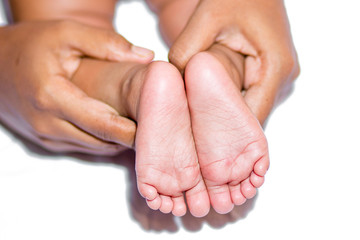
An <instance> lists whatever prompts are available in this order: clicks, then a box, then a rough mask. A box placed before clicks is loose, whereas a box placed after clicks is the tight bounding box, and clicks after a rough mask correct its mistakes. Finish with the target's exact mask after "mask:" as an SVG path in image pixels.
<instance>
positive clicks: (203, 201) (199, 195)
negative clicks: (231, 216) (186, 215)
mask: <svg viewBox="0 0 360 240" xmlns="http://www.w3.org/2000/svg"><path fill="white" fill-rule="evenodd" d="M186 200H187V204H188V207H189V211H190V213H191V214H192V215H193V216H194V217H204V216H206V215H207V214H208V213H209V211H210V200H209V195H208V192H207V190H206V186H205V184H204V182H203V181H202V180H201V181H200V182H199V183H198V184H197V185H196V186H195V187H194V188H192V189H190V190H188V191H187V192H186Z"/></svg>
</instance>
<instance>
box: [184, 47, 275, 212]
mask: <svg viewBox="0 0 360 240" xmlns="http://www.w3.org/2000/svg"><path fill="white" fill-rule="evenodd" d="M224 49H225V48H224V47H217V46H216V47H213V48H212V49H210V51H208V52H202V53H198V54H197V55H195V56H194V57H193V58H192V59H191V60H190V61H189V63H188V65H187V67H186V70H185V83H186V92H187V98H188V102H189V108H190V114H191V124H192V128H193V135H194V139H195V143H196V149H197V154H198V158H199V164H200V168H201V172H202V176H203V179H204V181H205V184H206V186H207V189H208V194H209V197H210V202H211V205H212V206H213V208H214V209H215V210H216V211H217V212H218V213H227V212H229V211H231V210H232V208H233V206H234V204H235V205H241V204H243V203H244V202H245V201H246V199H249V198H252V197H254V196H255V194H256V188H258V187H260V186H261V185H262V184H263V181H264V175H265V173H266V171H267V169H268V166H269V155H268V145H267V141H266V138H265V135H264V133H263V130H262V127H261V126H260V124H259V122H258V121H257V119H256V117H255V116H254V115H253V114H252V112H251V110H250V109H249V108H248V107H247V105H246V103H245V102H244V99H243V96H242V94H241V82H240V80H241V74H242V73H241V71H242V66H241V64H240V65H239V63H241V61H243V59H238V61H233V60H234V58H233V57H234V56H233V55H232V56H230V57H229V54H224V53H226V52H227V53H228V51H229V49H225V50H224ZM223 50H224V51H223ZM232 54H234V53H232ZM235 54H236V53H235ZM230 55H231V54H230ZM239 56H240V55H239ZM239 74H240V75H239Z"/></svg>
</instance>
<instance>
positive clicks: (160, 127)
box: [73, 60, 210, 217]
mask: <svg viewBox="0 0 360 240" xmlns="http://www.w3.org/2000/svg"><path fill="white" fill-rule="evenodd" d="M73 82H74V83H75V84H76V85H77V86H79V87H80V88H82V89H84V91H85V92H86V93H87V94H89V95H90V96H92V97H95V98H98V99H99V100H102V101H105V102H107V103H108V104H110V105H112V106H114V107H115V108H116V109H117V111H118V112H119V113H121V114H122V115H123V116H126V117H129V118H132V119H134V120H136V121H137V124H138V129H137V133H136V142H135V149H136V173H137V183H138V189H139V192H140V194H141V195H142V196H143V197H144V198H146V200H147V203H148V205H149V207H150V208H152V209H154V210H157V209H159V210H160V211H162V212H164V213H169V212H172V213H173V214H174V215H176V216H182V215H184V214H185V213H186V205H185V201H184V196H183V192H185V196H186V200H187V204H188V206H189V210H190V212H191V213H192V214H193V215H194V216H197V217H202V216H205V215H206V214H207V213H208V211H209V209H210V206H209V197H208V194H207V190H206V186H205V184H204V182H203V179H202V177H201V174H200V167H199V165H198V159H197V154H196V150H195V143H194V140H193V136H192V132H191V122H190V114H189V109H188V104H187V100H186V95H185V91H184V83H183V80H182V77H181V75H180V73H179V72H178V70H177V69H176V68H175V67H174V66H172V65H171V64H169V63H166V62H153V63H151V64H149V65H138V64H136V63H121V64H118V63H107V62H103V61H96V60H83V63H82V64H81V66H80V68H79V70H78V72H77V74H76V75H75V76H74V78H73ZM104 82H107V83H108V84H104Z"/></svg>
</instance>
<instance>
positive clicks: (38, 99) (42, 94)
mask: <svg viewBox="0 0 360 240" xmlns="http://www.w3.org/2000/svg"><path fill="white" fill-rule="evenodd" d="M53 97H54V95H53V94H52V90H51V87H50V86H49V84H46V85H45V86H43V87H41V88H40V89H38V91H37V92H36V93H35V96H34V101H33V105H34V107H35V108H36V109H37V110H40V111H49V110H50V109H51V107H52V102H53V100H52V98H53Z"/></svg>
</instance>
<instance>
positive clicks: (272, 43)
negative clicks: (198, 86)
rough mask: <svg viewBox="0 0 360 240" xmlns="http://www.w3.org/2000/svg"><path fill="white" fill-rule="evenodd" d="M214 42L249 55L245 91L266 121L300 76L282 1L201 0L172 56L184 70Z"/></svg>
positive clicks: (248, 100)
mask: <svg viewBox="0 0 360 240" xmlns="http://www.w3.org/2000/svg"><path fill="white" fill-rule="evenodd" d="M214 43H220V44H222V45H225V46H227V47H229V48H230V49H232V50H234V51H236V52H239V53H241V54H243V55H245V56H246V58H245V77H244V84H243V89H242V90H243V91H244V93H245V94H244V95H245V101H246V103H247V105H248V106H249V107H250V109H251V110H252V112H253V113H254V114H255V115H256V117H257V118H258V120H259V121H260V123H262V124H263V123H264V122H265V120H266V119H267V117H268V115H269V114H270V112H271V110H272V109H273V107H274V106H276V104H277V103H279V102H281V100H282V99H284V98H285V97H286V96H287V95H288V94H289V93H290V90H291V88H292V83H293V80H294V79H295V78H296V77H297V76H298V74H299V65H298V60H297V54H296V51H295V48H294V44H293V42H292V38H291V34H290V27H289V22H288V19H287V15H286V11H285V6H284V2H283V0H252V1H248V0H212V1H208V0H199V3H198V5H197V6H196V8H195V10H194V12H193V14H192V16H191V17H190V19H189V21H188V22H187V25H186V26H185V28H184V30H183V31H182V32H181V34H180V35H179V36H178V37H177V39H176V40H175V42H174V44H173V45H172V46H171V48H170V52H169V59H170V61H171V62H172V63H173V64H174V65H176V66H177V67H178V68H179V69H180V70H184V69H185V66H186V65H187V63H188V62H189V60H190V59H191V57H193V56H194V55H195V54H196V53H199V52H201V51H205V50H207V49H208V48H209V47H210V46H211V45H213V44H214Z"/></svg>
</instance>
